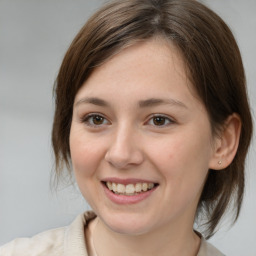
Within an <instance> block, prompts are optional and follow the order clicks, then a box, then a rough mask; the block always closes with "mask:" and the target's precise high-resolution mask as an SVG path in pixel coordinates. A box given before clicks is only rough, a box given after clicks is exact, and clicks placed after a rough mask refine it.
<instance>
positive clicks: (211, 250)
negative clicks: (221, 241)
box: [197, 237, 225, 256]
mask: <svg viewBox="0 0 256 256" xmlns="http://www.w3.org/2000/svg"><path fill="white" fill-rule="evenodd" d="M197 256H225V255H224V254H223V253H222V252H220V251H219V250H218V249H217V248H216V247H214V246H213V245H212V244H210V243H208V242H207V241H206V240H205V239H204V238H203V237H201V245H200V249H199V252H198V254H197Z"/></svg>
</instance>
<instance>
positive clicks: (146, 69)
mask: <svg viewBox="0 0 256 256" xmlns="http://www.w3.org/2000/svg"><path fill="white" fill-rule="evenodd" d="M213 145H214V141H213V138H212V134H211V127H210V123H209V120H208V116H207V112H206V109H205V107H204V106H203V104H202V103H201V102H200V101H199V100H198V99H197V98H196V97H195V94H194V93H193V89H192V86H191V84H190V82H189V79H188V78H187V77H186V74H185V70H184V65H183V61H182V58H181V57H180V55H179V53H178V51H177V50H176V48H175V47H174V46H172V45H167V43H165V42H163V40H156V39H155V40H150V41H147V42H144V43H139V44H136V45H134V46H131V47H129V48H127V49H125V50H123V51H121V52H120V53H119V54H117V55H116V56H114V57H113V58H112V59H110V60H109V61H107V62H106V63H104V64H103V65H102V66H100V67H98V68H96V69H95V71H94V72H93V73H92V75H91V76H90V77H89V79H88V80H87V81H86V82H85V83H84V85H83V86H82V87H81V89H80V90H79V91H78V93H77V95H76V97H75V103H74V109H73V120H72V125H71V132H70V150H71V158H72V163H73V168H74V173H75V177H76V180H77V183H78V185H79V188H80V190H81V192H82V194H83V196H84V197H85V199H86V200H87V202H88V203H89V204H90V205H91V207H92V209H93V210H94V211H95V212H96V214H97V215H98V216H99V217H100V219H101V220H102V221H103V222H104V223H105V224H106V225H107V227H109V228H111V229H112V230H114V231H117V232H120V233H123V234H144V233H147V232H150V231H153V230H157V229H159V228H161V227H170V228H171V227H173V226H174V225H179V227H182V225H187V226H189V227H190V228H192V224H193V221H194V215H195V211H196V208H197V203H198V200H199V197H200V194H201V191H202V188H203V185H204V182H205V180H206V177H207V173H208V169H209V168H210V166H211V163H212V162H213V154H214V146H213ZM113 190H115V192H113Z"/></svg>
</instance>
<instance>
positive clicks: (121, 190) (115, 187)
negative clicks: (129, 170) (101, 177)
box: [106, 181, 155, 195]
mask: <svg viewBox="0 0 256 256" xmlns="http://www.w3.org/2000/svg"><path fill="white" fill-rule="evenodd" d="M106 185H107V187H108V189H109V190H112V191H113V192H114V193H116V194H123V195H135V194H138V193H141V192H146V191H148V190H150V189H152V188H154V186H155V185H154V183H146V182H143V183H136V184H127V185H124V184H120V183H114V182H110V181H108V182H107V183H106Z"/></svg>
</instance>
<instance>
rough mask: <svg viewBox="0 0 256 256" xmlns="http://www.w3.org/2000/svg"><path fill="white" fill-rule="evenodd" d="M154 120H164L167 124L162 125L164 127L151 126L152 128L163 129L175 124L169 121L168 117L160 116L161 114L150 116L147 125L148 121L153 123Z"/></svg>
mask: <svg viewBox="0 0 256 256" xmlns="http://www.w3.org/2000/svg"><path fill="white" fill-rule="evenodd" d="M154 118H160V119H162V120H164V122H165V123H166V121H167V122H168V124H164V125H156V124H151V125H152V126H155V127H157V128H165V127H167V126H169V125H171V124H174V123H175V121H174V120H173V119H171V118H170V117H167V116H165V115H161V114H154V115H153V116H151V117H150V118H149V120H148V121H147V123H149V122H150V121H152V122H154Z"/></svg>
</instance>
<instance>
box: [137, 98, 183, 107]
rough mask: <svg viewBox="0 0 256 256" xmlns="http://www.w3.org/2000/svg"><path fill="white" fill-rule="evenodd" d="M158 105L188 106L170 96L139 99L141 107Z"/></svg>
mask: <svg viewBox="0 0 256 256" xmlns="http://www.w3.org/2000/svg"><path fill="white" fill-rule="evenodd" d="M158 105H172V106H178V107H182V108H187V106H186V105H185V104H184V103H183V102H181V101H179V100H174V99H170V98H168V99H157V98H151V99H148V100H142V101H139V106H140V107H141V108H145V107H154V106H158Z"/></svg>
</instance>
